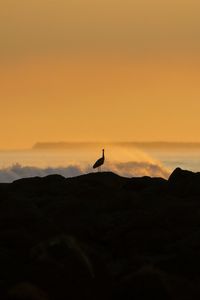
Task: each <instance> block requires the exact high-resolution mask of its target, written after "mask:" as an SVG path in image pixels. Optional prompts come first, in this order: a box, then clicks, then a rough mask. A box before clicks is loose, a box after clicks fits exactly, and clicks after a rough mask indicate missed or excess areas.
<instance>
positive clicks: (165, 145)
mask: <svg viewBox="0 0 200 300" xmlns="http://www.w3.org/2000/svg"><path fill="white" fill-rule="evenodd" d="M102 145H110V146H121V147H136V148H143V149H151V148H152V149H176V148H177V149H200V142H198V143H195V142H194V143H191V142H38V143H36V144H35V145H34V146H33V147H32V149H34V150H43V149H44V150H45V149H50V150H56V149H73V148H91V147H97V146H102Z"/></svg>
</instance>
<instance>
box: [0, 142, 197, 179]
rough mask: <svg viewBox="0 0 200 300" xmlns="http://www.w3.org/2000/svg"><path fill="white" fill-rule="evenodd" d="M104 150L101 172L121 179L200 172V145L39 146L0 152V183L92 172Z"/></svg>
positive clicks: (165, 176)
mask: <svg viewBox="0 0 200 300" xmlns="http://www.w3.org/2000/svg"><path fill="white" fill-rule="evenodd" d="M103 148H104V149H105V163H104V165H103V166H102V168H101V171H105V172H115V173H117V174H118V175H120V176H125V177H138V176H152V177H163V178H168V177H169V176H170V174H171V173H172V172H173V170H174V169H175V168H177V167H180V168H182V169H186V170H191V171H194V172H198V171H200V145H199V144H191V143H188V144H186V143H180V144H177V143H115V144H106V143H95V144H94V143H93V144H88V143H87V144H84V143H83V144H80V143H79V144H76V143H73V144H64V145H61V147H60V145H56V146H55V147H54V145H53V146H52V145H51V146H50V147H49V145H48V146H45V145H40V146H38V145H36V146H34V147H33V148H31V149H23V150H2V151H0V182H13V181H14V180H18V179H20V178H25V177H34V176H41V177H43V176H47V175H51V174H60V175H62V176H64V177H73V176H78V175H82V174H87V173H91V172H98V171H99V170H97V169H93V165H94V163H95V161H96V160H97V159H98V158H100V157H101V156H102V149H103Z"/></svg>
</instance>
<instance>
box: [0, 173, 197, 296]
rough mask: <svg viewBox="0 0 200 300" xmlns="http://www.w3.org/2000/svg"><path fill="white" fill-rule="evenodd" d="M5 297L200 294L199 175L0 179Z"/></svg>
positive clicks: (0, 292) (1, 290) (0, 277)
mask: <svg viewBox="0 0 200 300" xmlns="http://www.w3.org/2000/svg"><path fill="white" fill-rule="evenodd" d="M0 224H1V226H0V296H1V299H7V300H8V299H18V300H23V299H24V300H25V299H26V300H44V299H51V300H54V299H56V300H62V299H63V300H64V299H93V300H95V299H109V300H110V299H162V300H164V299H199V297H200V276H199V275H200V271H199V270H200V173H193V172H190V171H184V170H181V169H180V168H177V169H176V170H174V172H173V173H172V174H171V175H170V177H169V179H168V180H165V179H162V178H150V177H140V178H125V177H120V176H118V175H116V174H114V173H110V172H103V173H93V174H87V175H82V176H78V177H74V178H64V177H62V176H59V175H51V176H47V177H43V178H40V177H35V178H28V179H20V180H17V181H15V182H13V183H11V184H3V183H2V184H0Z"/></svg>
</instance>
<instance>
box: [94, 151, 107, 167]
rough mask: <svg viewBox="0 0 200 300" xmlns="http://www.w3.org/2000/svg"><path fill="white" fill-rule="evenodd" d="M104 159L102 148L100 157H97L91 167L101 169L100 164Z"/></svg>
mask: <svg viewBox="0 0 200 300" xmlns="http://www.w3.org/2000/svg"><path fill="white" fill-rule="evenodd" d="M104 160H105V156H104V149H103V150H102V157H101V158H99V159H98V160H97V161H96V162H95V164H94V166H93V169H96V168H98V171H101V166H102V165H103V164H104Z"/></svg>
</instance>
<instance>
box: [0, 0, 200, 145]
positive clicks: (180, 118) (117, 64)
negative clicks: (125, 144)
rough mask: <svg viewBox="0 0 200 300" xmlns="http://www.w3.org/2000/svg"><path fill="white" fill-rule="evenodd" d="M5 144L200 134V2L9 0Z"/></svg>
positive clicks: (0, 118)
mask: <svg viewBox="0 0 200 300" xmlns="http://www.w3.org/2000/svg"><path fill="white" fill-rule="evenodd" d="M0 41H1V43H0V82H1V88H0V99H1V109H0V136H1V141H0V148H1V149H6V148H24V147H31V146H32V144H34V143H35V142H37V141H40V142H43V141H44V142H45V141H97V140H103V141H152V140H159V141H161V140H166V141H194V142H195V141H200V2H199V1H197V0H196V1H195V0H190V1H189V0H187V1H184V0H182V1H179V0H173V1H172V0H163V1H160V0H137V1H134V0H123V1H122V0H120V1H119V0H118V1H117V0H67V1H66V0H54V1H53V0H29V1H27V0H3V1H1V9H0Z"/></svg>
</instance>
